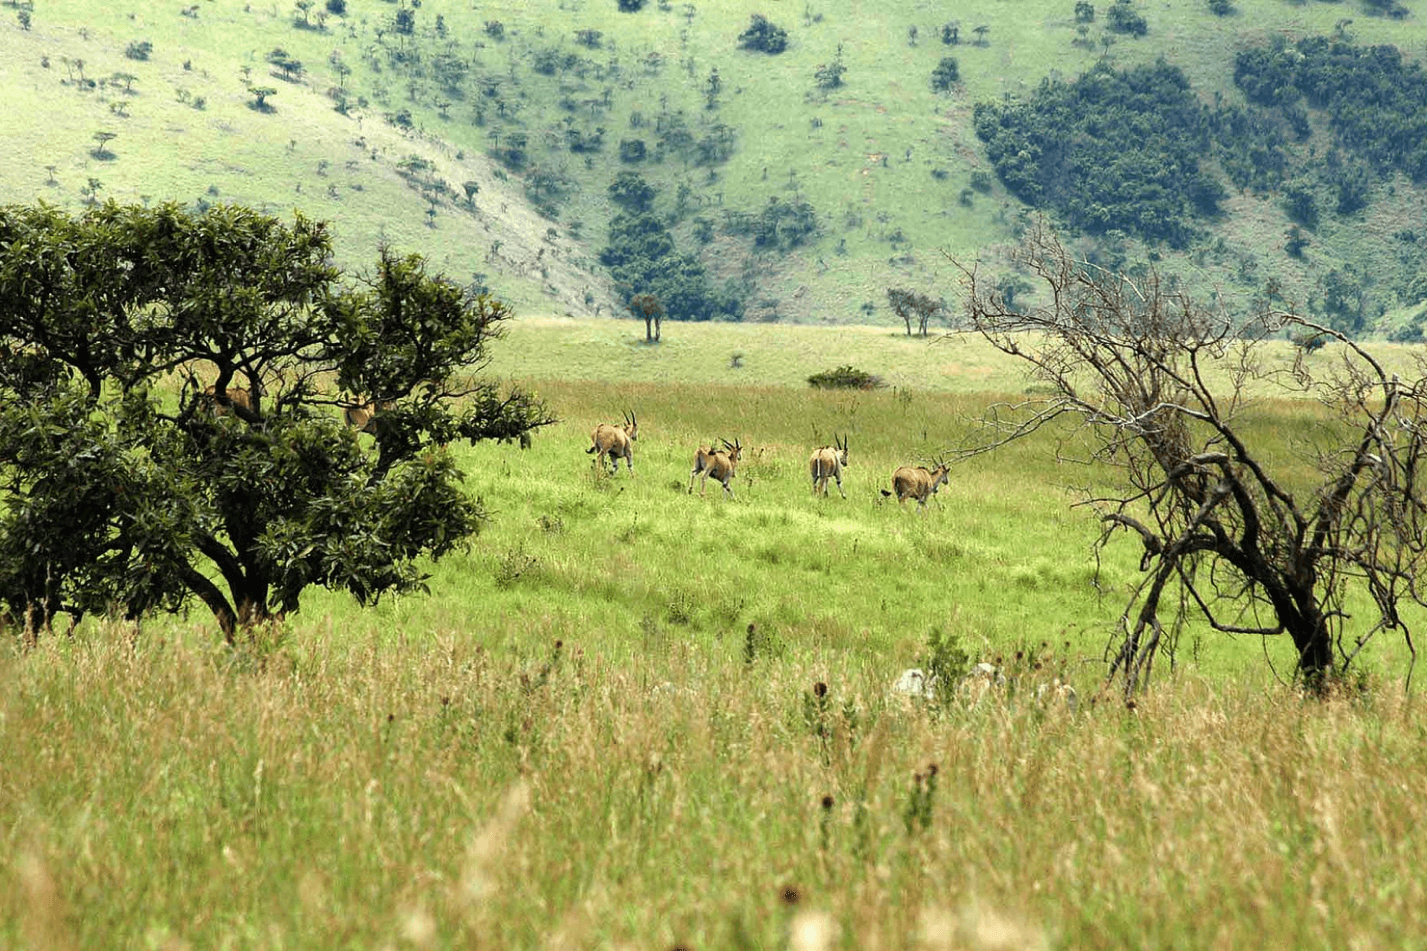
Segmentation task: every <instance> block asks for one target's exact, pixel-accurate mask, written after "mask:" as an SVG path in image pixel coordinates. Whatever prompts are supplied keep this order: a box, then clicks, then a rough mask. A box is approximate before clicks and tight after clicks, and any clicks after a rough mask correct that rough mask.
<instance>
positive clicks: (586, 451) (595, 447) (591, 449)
mask: <svg viewBox="0 0 1427 951" xmlns="http://www.w3.org/2000/svg"><path fill="white" fill-rule="evenodd" d="M598 448H599V446H591V447H590V448H588V449H586V450H585V454H586V455H588V454H589V453H592V452H594V451H595V450H596V449H598Z"/></svg>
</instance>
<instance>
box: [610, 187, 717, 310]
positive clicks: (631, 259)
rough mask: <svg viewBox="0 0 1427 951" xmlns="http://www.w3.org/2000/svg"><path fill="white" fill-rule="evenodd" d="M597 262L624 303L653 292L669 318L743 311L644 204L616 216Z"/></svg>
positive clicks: (662, 221) (661, 220)
mask: <svg viewBox="0 0 1427 951" xmlns="http://www.w3.org/2000/svg"><path fill="white" fill-rule="evenodd" d="M650 201H652V197H651V198H650ZM600 263H601V264H603V265H604V266H605V267H607V268H609V271H610V274H611V276H612V277H613V278H614V280H615V283H616V285H617V286H618V287H619V289H620V291H621V293H622V294H623V295H624V300H625V303H626V304H628V303H629V302H631V301H632V300H633V299H634V298H635V297H636V296H637V295H641V294H650V295H653V296H654V297H655V298H657V299H658V301H659V302H660V303H661V304H662V305H663V307H664V310H665V312H666V313H667V314H668V316H669V319H670V320H713V319H716V318H736V317H737V316H738V315H739V314H740V313H741V312H742V310H743V307H742V303H741V302H740V301H739V300H738V299H737V298H736V297H734V296H732V295H730V294H724V293H719V292H718V291H716V290H715V289H714V288H713V287H712V286H711V285H710V283H709V279H708V272H707V269H706V268H705V267H704V266H703V264H702V263H700V261H699V259H698V258H696V257H694V256H693V255H691V254H685V253H683V252H681V251H680V250H679V249H678V247H677V246H676V245H675V244H674V237H673V235H671V234H670V233H669V228H668V226H667V225H666V224H665V222H664V220H663V219H662V218H660V217H659V216H658V215H656V214H653V213H652V212H650V211H649V210H648V209H647V208H645V209H643V210H637V211H630V212H627V213H625V214H621V215H616V216H615V218H614V220H613V221H611V222H610V225H609V244H608V245H606V246H605V248H604V250H602V251H601V252H600Z"/></svg>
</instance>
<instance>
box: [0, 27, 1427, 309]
mask: <svg viewBox="0 0 1427 951" xmlns="http://www.w3.org/2000/svg"><path fill="white" fill-rule="evenodd" d="M622 6H623V7H633V8H637V9H632V10H628V11H625V10H624V9H622ZM622 6H621V3H620V2H616V0H598V2H594V0H559V2H558V3H557V2H553V0H532V2H530V3H525V4H482V5H479V6H477V7H474V8H473V7H471V6H470V5H463V4H457V3H454V2H448V0H425V2H423V3H420V4H416V3H414V2H412V0H398V2H386V0H346V2H341V0H334V2H330V3H324V2H322V0H316V2H310V3H307V2H305V3H302V4H298V5H296V6H293V7H287V6H286V5H285V4H281V3H278V4H271V5H268V6H266V7H263V8H261V9H259V8H258V5H255V4H250V3H239V2H236V0H209V2H204V3H200V4H196V5H194V6H191V7H187V8H165V9H163V10H158V9H149V10H145V9H143V8H142V7H141V6H140V5H137V4H136V5H134V7H135V9H134V10H125V9H123V7H122V6H119V7H113V6H111V5H107V4H100V3H95V2H92V0H53V2H46V3H44V4H43V5H42V6H40V7H39V8H38V9H35V10H33V11H29V17H28V29H26V28H25V27H24V26H22V24H21V23H20V22H19V16H18V14H19V13H20V12H21V11H16V13H17V16H16V18H15V19H14V20H8V21H7V22H6V23H4V24H3V25H0V62H3V63H4V66H3V67H0V70H3V71H0V90H3V91H4V93H5V94H6V100H7V102H10V103H13V104H14V107H13V108H12V109H10V110H9V112H10V115H9V116H8V120H9V121H8V122H7V126H8V129H7V131H9V133H10V135H9V136H8V137H7V140H6V143H5V145H4V148H5V149H6V151H7V153H8V154H9V156H10V159H11V161H10V166H11V168H12V170H13V171H12V173H11V174H10V175H8V176H7V177H6V180H5V182H4V183H0V198H3V199H4V200H12V201H29V200H34V199H35V198H47V199H49V200H53V201H56V202H59V203H64V204H77V203H79V202H81V201H86V200H89V199H90V197H91V196H92V195H93V194H97V195H98V196H99V197H101V198H103V197H110V196H112V197H115V198H119V199H123V200H137V199H144V198H147V199H148V200H153V201H158V200H163V199H167V198H177V199H179V200H186V201H199V200H206V201H214V200H236V201H242V202H245V203H249V204H253V205H255V206H257V207H260V208H264V209H267V210H271V211H285V210H287V209H289V208H294V207H300V208H301V209H302V210H303V211H304V212H305V213H308V214H311V215H314V216H318V217H323V218H327V219H330V220H331V221H333V223H334V226H335V230H336V232H337V236H338V241H339V245H340V247H341V248H342V252H343V254H344V255H345V256H347V257H348V258H349V260H350V262H351V263H361V262H363V261H366V260H370V258H371V252H372V249H373V248H374V247H375V245H376V243H377V242H379V241H382V240H387V241H391V242H392V243H394V244H396V245H398V246H400V247H403V248H411V249H414V250H421V251H425V252H427V253H429V254H431V255H432V256H433V257H434V258H435V259H436V260H437V262H438V263H439V264H440V265H441V266H442V267H444V268H446V269H447V270H448V271H449V272H450V273H452V274H453V275H454V276H457V277H460V278H462V279H465V278H466V277H468V276H469V277H470V278H471V279H473V280H476V281H486V282H489V283H491V284H493V285H495V286H496V287H497V289H498V290H499V291H500V292H501V293H502V294H504V295H506V296H508V297H511V298H513V299H514V300H516V301H517V302H518V303H521V304H524V305H526V307H527V308H529V309H532V310H542V311H549V312H554V313H570V314H575V315H586V314H595V313H603V314H608V313H610V312H611V311H617V310H618V309H620V307H621V304H620V303H619V299H618V292H617V289H616V288H614V287H613V286H612V285H611V282H610V280H609V278H608V276H607V275H606V274H605V273H604V271H603V269H602V268H601V267H600V266H599V264H598V261H597V258H598V253H599V251H600V250H601V248H602V247H603V246H604V245H605V243H606V242H607V240H608V237H607V227H606V225H607V223H608V222H609V221H610V220H611V219H612V218H613V217H614V216H615V215H616V214H618V213H619V212H620V210H621V209H620V208H619V207H618V205H617V204H616V203H615V202H614V201H613V200H612V197H611V195H610V193H609V186H610V185H611V184H612V183H614V182H615V181H616V180H617V178H618V177H619V175H620V173H621V172H626V173H631V172H632V173H634V174H635V175H637V176H639V177H640V178H641V179H643V180H644V181H647V182H648V184H649V185H650V186H651V187H652V188H653V189H654V196H655V197H654V199H653V208H654V210H655V211H656V213H657V214H658V215H659V216H660V217H661V219H663V220H664V221H666V222H668V223H669V225H670V228H671V231H672V234H673V236H674V238H675V240H676V242H677V244H678V246H679V247H680V249H681V250H683V251H685V252H689V253H696V254H698V255H699V257H700V259H701V260H702V262H703V264H704V266H705V267H706V268H707V272H708V280H709V283H710V285H711V286H715V287H717V288H719V289H720V290H722V291H726V292H727V293H729V294H731V295H733V296H735V297H736V298H738V299H739V300H740V301H741V302H742V305H743V307H742V315H743V316H744V318H745V319H752V320H768V319H786V320H799V321H814V322H831V323H846V322H852V321H858V322H866V321H868V320H869V319H871V320H872V321H874V322H883V323H893V324H895V323H897V321H896V318H895V317H893V316H892V315H891V314H890V312H889V311H888V308H887V304H886V296H885V291H886V289H887V288H888V287H891V286H906V287H915V288H917V289H919V290H923V291H925V292H928V293H932V294H934V295H938V296H940V295H946V296H948V297H951V296H954V277H955V273H956V272H955V269H954V268H952V267H951V266H950V263H949V262H948V260H947V258H946V255H947V254H949V255H951V256H953V257H955V258H957V259H960V260H966V261H969V260H975V259H978V258H979V259H981V260H982V261H983V262H985V264H986V266H989V267H998V266H999V262H1000V261H1001V260H1002V257H1001V252H1000V250H999V248H1001V247H1003V246H1004V245H1005V244H1006V243H1007V242H1010V241H1012V240H1014V236H1015V234H1016V232H1017V229H1018V227H1019V222H1020V221H1021V220H1022V216H1023V213H1024V211H1025V206H1024V204H1023V203H1022V202H1021V201H1019V200H1018V199H1016V198H1015V197H1013V196H1012V195H1010V194H1009V193H1008V192H1007V191H1006V190H1005V188H1004V186H1003V185H1002V184H1001V182H1000V181H999V179H997V177H996V176H995V175H994V174H992V171H993V170H992V167H991V164H990V162H989V160H988V157H987V153H986V149H985V147H984V145H983V143H982V142H981V141H980V140H979V139H978V138H977V135H976V133H975V130H974V128H973V121H972V119H973V112H974V108H975V106H976V105H977V104H978V103H995V102H1001V101H1005V100H1006V98H1007V97H1011V98H1013V99H1023V98H1026V97H1030V96H1033V95H1034V94H1035V92H1036V90H1037V89H1038V87H1039V85H1040V83H1041V82H1042V81H1043V80H1045V79H1047V78H1051V79H1060V80H1071V79H1074V78H1075V77H1077V76H1079V75H1081V74H1083V73H1084V72H1085V71H1087V70H1089V69H1090V68H1091V67H1093V66H1094V65H1095V64H1096V63H1099V62H1102V61H1105V62H1108V63H1109V64H1110V65H1112V66H1113V67H1114V68H1116V69H1124V68H1131V67H1134V66H1138V65H1146V64H1151V63H1154V62H1155V61H1157V60H1159V59H1161V58H1162V59H1164V60H1165V61H1166V62H1168V63H1170V64H1172V65H1173V66H1174V67H1176V68H1177V69H1179V70H1181V71H1182V72H1183V74H1184V76H1185V77H1186V78H1187V80H1188V82H1189V84H1190V86H1191V89H1192V93H1193V95H1194V96H1195V97H1197V99H1199V100H1200V101H1202V102H1204V103H1205V104H1206V105H1207V104H1210V103H1219V104H1228V105H1235V104H1244V103H1245V100H1244V97H1243V95H1242V93H1241V92H1240V91H1239V90H1238V89H1237V88H1236V87H1235V85H1234V81H1233V80H1234V63H1235V57H1236V55H1237V53H1238V52H1239V51H1241V50H1244V49H1247V48H1251V47H1254V46H1258V45H1263V44H1266V43H1268V42H1270V41H1271V40H1272V39H1273V38H1275V37H1287V38H1289V39H1290V40H1291V39H1293V38H1297V37H1302V36H1313V35H1329V34H1333V33H1335V32H1336V34H1337V35H1340V36H1345V37H1349V38H1351V39H1352V40H1353V41H1354V42H1356V43H1358V44H1379V43H1383V44H1395V45H1398V46H1399V47H1401V48H1403V49H1408V47H1409V44H1411V43H1412V42H1413V35H1414V34H1413V31H1414V29H1415V26H1414V24H1415V21H1414V20H1413V18H1412V16H1411V12H1412V11H1411V10H1410V7H1409V6H1406V5H1398V6H1397V10H1398V12H1399V13H1401V14H1403V16H1401V17H1397V18H1394V17H1388V16H1366V15H1364V14H1365V13H1366V12H1367V11H1368V10H1369V8H1373V9H1376V10H1378V11H1379V12H1380V11H1381V10H1382V9H1383V4H1381V3H1375V4H1367V5H1366V6H1362V5H1358V6H1352V7H1350V6H1349V5H1346V4H1324V3H1314V4H1293V3H1284V2H1277V0H1253V2H1243V3H1240V4H1238V5H1237V7H1234V8H1232V12H1231V13H1230V15H1227V16H1216V15H1215V14H1214V13H1212V12H1211V11H1210V9H1209V5H1208V4H1203V5H1201V4H1198V3H1194V4H1177V5H1173V6H1169V5H1155V4H1133V3H1131V4H1128V5H1126V4H1124V3H1121V4H1115V5H1114V7H1121V8H1125V9H1131V10H1133V11H1134V12H1135V13H1136V14H1137V15H1139V16H1141V17H1142V18H1143V21H1144V24H1145V30H1146V32H1145V33H1144V35H1142V36H1136V35H1135V34H1134V33H1132V32H1116V31H1115V30H1114V29H1113V28H1112V27H1111V19H1112V18H1111V16H1110V13H1112V12H1113V10H1112V5H1109V4H1103V3H1102V4H1099V5H1098V8H1099V9H1098V11H1097V15H1095V16H1093V17H1091V18H1090V19H1088V20H1086V19H1085V17H1084V10H1083V8H1084V7H1085V6H1089V7H1091V9H1094V7H1095V6H1097V5H1077V4H1074V3H1072V2H1069V0H1029V2H1023V3H1016V4H992V5H987V6H985V7H984V8H979V9H969V8H968V9H964V10H961V9H959V10H955V11H952V10H945V9H937V8H934V7H932V6H930V5H927V4H925V3H923V2H920V0H887V2H882V3H877V4H871V3H863V2H849V3H846V4H839V5H835V6H833V5H829V6H826V7H822V6H819V5H815V4H812V3H809V4H805V5H804V7H803V8H802V10H800V11H799V10H794V9H787V10H784V9H783V8H781V7H773V8H767V7H765V6H760V5H756V4H753V3H750V2H742V0H740V2H734V3H727V4H720V5H718V6H717V7H712V6H705V7H700V6H697V5H695V4H689V3H685V4H673V3H672V2H670V0H663V2H656V3H652V4H641V3H638V2H637V0H622ZM337 10H340V11H341V13H340V14H339V13H336V12H332V11H337ZM757 13H766V14H767V15H768V17H769V23H770V24H771V25H772V26H774V27H776V28H778V29H781V30H783V31H785V33H786V41H787V45H786V49H784V50H783V51H781V52H778V53H777V54H776V55H770V54H769V53H767V52H763V51H760V50H758V49H750V48H746V46H747V44H743V45H741V43H740V36H741V35H743V34H744V33H745V32H746V31H747V30H748V29H749V28H750V24H751V23H752V22H753V21H752V19H751V18H752V17H753V15H754V14H757ZM142 43H149V44H151V50H150V51H149V52H148V55H147V58H146V59H133V58H131V57H130V56H129V55H127V54H128V53H129V52H130V51H131V50H133V51H134V52H142V50H138V49H135V46H136V44H142ZM1409 55H1410V54H1409ZM46 58H47V59H46ZM948 58H951V59H954V60H955V61H956V63H957V79H956V81H955V82H952V83H949V84H948V85H947V86H946V88H945V89H943V90H937V89H934V88H933V85H932V83H931V81H930V80H931V76H932V73H933V71H934V70H936V69H937V67H938V65H939V64H940V63H942V62H943V61H944V60H946V59H948ZM81 61H82V67H81V66H80V65H79V63H80V62H81ZM295 63H296V64H300V65H298V66H296V67H295V68H294V66H293V64H295ZM126 74H127V75H126ZM265 88H266V89H272V90H275V93H274V94H271V95H268V96H259V95H256V92H257V91H259V90H262V89H265ZM259 99H261V100H262V101H263V104H264V106H265V108H259V103H258V100H259ZM267 107H270V108H267ZM100 132H114V133H117V137H116V138H114V139H113V140H112V141H111V142H109V143H108V145H107V147H103V148H99V149H96V140H95V138H94V136H95V134H96V133H100ZM1136 145H1137V143H1135V142H1125V143H1124V146H1123V147H1124V148H1125V149H1127V150H1133V149H1134V148H1135V147H1136ZM1334 147H1335V140H1334V137H1333V135H1332V134H1331V133H1330V132H1329V131H1328V130H1327V128H1326V126H1325V124H1324V123H1323V122H1322V121H1320V120H1319V118H1318V117H1317V116H1316V114H1315V116H1314V119H1313V123H1312V128H1311V132H1310V134H1309V135H1308V137H1307V138H1305V139H1304V140H1303V141H1301V142H1294V143H1291V144H1290V145H1289V146H1288V149H1289V154H1290V155H1291V156H1292V158H1293V160H1294V161H1297V162H1300V163H1309V162H1311V161H1314V160H1315V159H1314V157H1315V156H1321V155H1323V154H1326V153H1327V152H1328V151H1330V150H1331V149H1332V148H1334ZM1204 160H1205V161H1206V162H1207V163H1208V166H1209V170H1210V171H1211V173H1213V174H1215V175H1222V169H1221V168H1219V166H1218V165H1217V160H1216V159H1215V157H1214V156H1211V155H1206V156H1205V157H1204ZM91 179H94V180H97V181H98V183H99V187H98V190H97V192H96V191H95V190H94V189H93V188H91ZM1226 181H1227V180H1226ZM467 182H470V183H473V184H474V185H475V186H476V187H477V188H478V189H479V190H478V191H477V192H475V193H474V200H473V201H468V200H467V198H468V195H467V191H466V188H465V184H466V183H467ZM1366 198H1367V203H1366V205H1365V207H1364V208H1362V209H1360V210H1358V211H1356V212H1354V213H1353V214H1350V215H1344V216H1334V215H1327V216H1325V218H1324V220H1323V221H1322V222H1320V223H1317V225H1316V228H1315V230H1313V231H1312V233H1311V236H1310V243H1309V244H1308V253H1306V254H1303V255H1298V256H1291V255H1289V254H1286V253H1285V251H1284V244H1285V235H1286V234H1287V232H1288V231H1289V229H1290V228H1291V227H1292V226H1293V220H1292V219H1291V218H1290V216H1289V214H1288V212H1287V211H1286V210H1285V207H1284V198H1283V194H1282V193H1281V191H1280V190H1275V189H1269V190H1266V191H1259V192H1255V191H1251V190H1248V189H1244V190H1242V191H1240V190H1237V189H1233V190H1230V191H1229V193H1228V194H1227V197H1226V198H1225V199H1224V200H1223V201H1222V203H1221V204H1220V209H1219V215H1218V216H1217V217H1216V218H1213V219H1210V220H1206V221H1205V222H1203V226H1204V234H1203V236H1202V237H1201V238H1199V239H1196V240H1195V241H1194V242H1193V243H1191V244H1190V245H1189V246H1187V247H1184V248H1183V249H1180V250H1170V249H1167V248H1162V247H1153V246H1147V245H1145V244H1144V243H1143V242H1142V241H1140V240H1138V239H1136V238H1134V237H1133V236H1126V235H1121V234H1114V233H1112V234H1110V235H1108V236H1105V235H1102V236H1100V237H1098V238H1096V239H1094V240H1090V239H1085V241H1084V243H1083V249H1084V250H1085V252H1086V253H1087V254H1105V253H1108V254H1109V256H1110V259H1111V260H1112V261H1117V262H1124V263H1126V264H1127V265H1130V264H1133V263H1134V262H1136V261H1141V260H1144V259H1146V258H1149V259H1150V260H1158V261H1159V262H1160V263H1159V266H1160V267H1162V268H1164V269H1166V270H1171V271H1174V272H1176V273H1178V274H1181V275H1182V276H1183V278H1184V280H1185V281H1186V282H1187V285H1188V286H1189V287H1190V288H1191V289H1192V290H1195V291H1196V292H1198V293H1200V294H1202V295H1203V296H1204V297H1206V299H1207V298H1208V297H1210V296H1211V295H1222V299H1224V300H1225V301H1227V302H1229V303H1230V304H1231V306H1236V307H1239V306H1243V305H1244V303H1245V302H1246V301H1248V300H1249V299H1250V298H1251V297H1253V296H1254V295H1255V294H1258V293H1261V292H1262V288H1263V287H1264V286H1265V285H1266V284H1267V283H1268V282H1269V281H1271V280H1272V281H1277V282H1278V284H1279V285H1280V287H1281V288H1282V289H1283V292H1284V293H1285V294H1286V295H1287V296H1289V297H1290V298H1292V299H1294V300H1296V301H1299V302H1304V303H1306V302H1309V301H1311V300H1315V299H1322V298H1324V297H1325V295H1327V294H1338V295H1340V296H1341V295H1342V294H1344V293H1346V294H1348V295H1349V296H1351V295H1357V296H1356V298H1355V299H1356V301H1357V306H1358V307H1359V309H1360V310H1364V311H1367V312H1368V313H1369V317H1371V318H1372V319H1373V320H1375V319H1376V317H1377V314H1378V312H1380V311H1382V310H1387V309H1390V308H1391V307H1395V306H1397V304H1398V303H1400V302H1401V301H1400V300H1399V298H1400V296H1401V294H1400V292H1399V291H1397V290H1394V289H1393V287H1392V286H1391V285H1392V284H1393V283H1394V282H1397V283H1398V284H1401V283H1402V280H1401V275H1402V274H1403V273H1406V272H1407V271H1408V270H1410V269H1411V268H1413V267H1415V266H1416V263H1415V257H1414V254H1415V252H1413V253H1409V252H1410V251H1411V249H1410V248H1409V249H1404V248H1403V246H1402V242H1401V241H1399V240H1397V239H1396V238H1395V236H1397V235H1401V234H1404V233H1409V232H1410V233H1413V234H1415V231H1416V230H1420V229H1421V222H1420V221H1418V220H1417V219H1419V218H1420V214H1418V213H1417V212H1416V211H1415V209H1417V208H1420V207H1421V206H1422V202H1421V198H1422V191H1421V189H1420V188H1418V187H1417V186H1415V185H1413V184H1412V183H1411V182H1410V181H1408V180H1407V179H1405V178H1404V177H1403V176H1401V175H1395V176H1394V175H1382V176H1379V177H1377V178H1374V179H1373V180H1372V182H1371V183H1370V184H1369V186H1368V187H1367V191H1366ZM532 209H533V210H532ZM1107 249H1108V251H1107ZM944 252H945V253H944ZM1385 271H1391V272H1392V273H1391V274H1388V273H1385ZM1345 275H1346V276H1347V277H1348V278H1350V279H1351V281H1350V283H1349V285H1348V286H1347V287H1346V289H1344V287H1342V286H1340V285H1341V284H1342V282H1343V279H1344V276H1345ZM1325 281H1327V282H1328V284H1327V285H1325ZM1333 281H1336V282H1338V283H1337V284H1333V283H1332V282H1333ZM1329 285H1331V286H1329ZM626 290H628V289H626Z"/></svg>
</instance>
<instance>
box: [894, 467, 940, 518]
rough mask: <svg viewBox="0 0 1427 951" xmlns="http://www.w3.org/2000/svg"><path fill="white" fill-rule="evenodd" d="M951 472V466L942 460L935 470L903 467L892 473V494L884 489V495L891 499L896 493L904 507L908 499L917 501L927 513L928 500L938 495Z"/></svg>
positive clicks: (898, 501) (899, 502) (898, 500)
mask: <svg viewBox="0 0 1427 951" xmlns="http://www.w3.org/2000/svg"><path fill="white" fill-rule="evenodd" d="M950 472H951V465H950V464H949V463H946V462H943V461H941V460H940V459H938V460H937V463H936V468H935V469H928V468H927V467H926V466H902V467H901V468H899V469H898V470H897V471H896V472H894V473H892V492H888V491H887V490H886V489H883V490H882V494H883V495H884V496H889V497H890V496H891V495H892V494H893V493H896V496H897V504H898V505H904V504H905V503H906V501H907V499H916V500H917V505H918V506H919V507H920V508H921V510H922V511H923V512H925V511H926V508H927V499H929V498H931V497H932V496H933V495H935V494H936V490H937V488H938V487H940V486H942V485H945V484H946V477H947V474H948V473H950ZM938 504H940V503H938Z"/></svg>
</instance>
